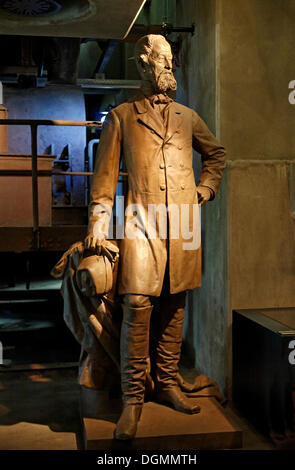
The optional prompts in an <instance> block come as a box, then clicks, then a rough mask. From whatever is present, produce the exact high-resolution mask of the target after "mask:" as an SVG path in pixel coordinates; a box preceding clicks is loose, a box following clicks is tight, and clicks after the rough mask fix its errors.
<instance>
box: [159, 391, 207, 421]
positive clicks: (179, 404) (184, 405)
mask: <svg viewBox="0 0 295 470" xmlns="http://www.w3.org/2000/svg"><path fill="white" fill-rule="evenodd" d="M157 401H158V402H159V403H163V404H169V405H171V406H172V407H173V408H174V409H175V410H177V411H182V412H183V413H189V414H195V413H199V412H200V411H201V407H200V406H199V405H197V404H196V403H192V402H191V399H190V398H187V397H186V396H185V394H184V393H183V392H182V391H181V390H180V388H179V387H178V386H177V385H175V386H173V387H171V388H168V389H166V390H159V391H158V393H157Z"/></svg>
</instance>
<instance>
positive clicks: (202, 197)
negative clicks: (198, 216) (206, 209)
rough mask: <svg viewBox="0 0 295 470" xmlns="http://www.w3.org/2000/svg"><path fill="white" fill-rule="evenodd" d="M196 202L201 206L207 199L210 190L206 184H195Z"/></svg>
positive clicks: (209, 195)
mask: <svg viewBox="0 0 295 470" xmlns="http://www.w3.org/2000/svg"><path fill="white" fill-rule="evenodd" d="M197 193H198V202H199V204H200V205H201V206H202V205H203V204H204V203H205V202H207V201H209V199H210V197H211V191H210V189H209V188H207V187H206V186H197Z"/></svg>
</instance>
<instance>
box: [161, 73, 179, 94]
mask: <svg viewBox="0 0 295 470" xmlns="http://www.w3.org/2000/svg"><path fill="white" fill-rule="evenodd" d="M156 85H157V88H158V90H159V92H160V93H165V92H166V91H168V90H172V91H175V90H176V88H177V82H176V80H175V78H174V75H173V73H172V72H169V71H163V72H161V73H160V75H159V76H158V77H156Z"/></svg>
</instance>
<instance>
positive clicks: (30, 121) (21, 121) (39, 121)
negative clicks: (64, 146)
mask: <svg viewBox="0 0 295 470" xmlns="http://www.w3.org/2000/svg"><path fill="white" fill-rule="evenodd" d="M0 124H2V125H3V124H8V125H9V124H11V125H14V126H26V125H27V126H33V125H35V126H81V127H83V126H87V127H102V123H101V122H100V121H61V120H59V119H58V120H55V121H53V120H52V121H50V120H47V119H1V120H0Z"/></svg>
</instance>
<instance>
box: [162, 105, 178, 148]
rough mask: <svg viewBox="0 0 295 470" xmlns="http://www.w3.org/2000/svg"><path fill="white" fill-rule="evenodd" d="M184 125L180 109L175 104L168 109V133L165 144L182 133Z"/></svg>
mask: <svg viewBox="0 0 295 470" xmlns="http://www.w3.org/2000/svg"><path fill="white" fill-rule="evenodd" d="M181 123H182V115H181V110H180V107H179V106H177V103H175V102H173V103H172V104H171V105H170V106H169V108H168V117H167V133H166V137H165V142H168V141H169V140H170V139H171V138H172V137H173V136H174V134H176V133H179V132H180V126H181Z"/></svg>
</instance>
